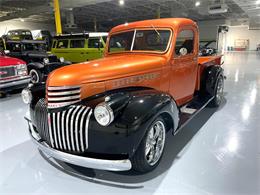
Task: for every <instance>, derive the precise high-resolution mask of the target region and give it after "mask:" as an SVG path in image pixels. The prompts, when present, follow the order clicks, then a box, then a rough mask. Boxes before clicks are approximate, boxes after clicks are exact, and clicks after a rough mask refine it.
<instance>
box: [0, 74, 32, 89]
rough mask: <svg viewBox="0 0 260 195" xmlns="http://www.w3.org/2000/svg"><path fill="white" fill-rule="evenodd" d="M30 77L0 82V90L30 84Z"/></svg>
mask: <svg viewBox="0 0 260 195" xmlns="http://www.w3.org/2000/svg"><path fill="white" fill-rule="evenodd" d="M30 80H31V77H30V76H23V77H19V78H15V79H10V80H4V81H0V89H4V88H8V87H13V86H17V85H26V84H28V83H29V82H30Z"/></svg>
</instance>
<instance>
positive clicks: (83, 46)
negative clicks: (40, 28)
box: [51, 33, 108, 63]
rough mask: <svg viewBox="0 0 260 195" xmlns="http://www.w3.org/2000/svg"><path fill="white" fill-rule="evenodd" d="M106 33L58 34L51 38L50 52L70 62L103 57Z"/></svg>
mask: <svg viewBox="0 0 260 195" xmlns="http://www.w3.org/2000/svg"><path fill="white" fill-rule="evenodd" d="M107 35H108V33H80V34H67V35H58V36H55V37H54V38H53V42H52V48H51V53H52V54H54V55H56V56H57V57H59V58H60V57H63V58H64V59H65V60H67V61H70V62H72V63H78V62H85V61H89V60H94V59H98V58H101V57H103V52H104V48H105V44H106V39H107Z"/></svg>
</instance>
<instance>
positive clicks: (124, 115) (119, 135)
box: [81, 89, 179, 157]
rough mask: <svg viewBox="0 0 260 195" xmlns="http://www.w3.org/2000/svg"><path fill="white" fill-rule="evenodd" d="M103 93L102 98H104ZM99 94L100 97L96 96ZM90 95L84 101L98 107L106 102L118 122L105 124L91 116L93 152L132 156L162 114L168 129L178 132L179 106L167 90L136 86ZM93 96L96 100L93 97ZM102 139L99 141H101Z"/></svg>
mask: <svg viewBox="0 0 260 195" xmlns="http://www.w3.org/2000/svg"><path fill="white" fill-rule="evenodd" d="M101 96H102V97H101ZM95 97H96V98H95ZM95 97H93V98H87V99H86V100H85V101H82V102H81V104H83V105H86V106H90V107H92V109H93V110H94V109H95V106H96V105H98V104H99V103H101V102H104V101H105V102H106V103H107V104H108V105H109V106H110V107H111V109H112V110H113V113H114V116H115V117H114V121H113V122H112V123H111V124H110V125H108V126H105V127H104V126H101V125H99V124H98V123H97V121H96V120H95V118H94V116H93V117H91V119H90V123H89V128H90V129H91V131H89V133H90V134H89V137H90V138H91V139H89V140H90V143H89V150H90V151H91V152H96V153H101V152H100V151H102V152H106V153H109V152H111V151H112V150H111V149H110V148H113V152H114V153H115V152H116V153H127V154H128V155H129V157H131V156H132V155H133V154H134V153H135V151H136V150H137V148H138V146H139V144H140V143H141V141H142V139H143V137H144V136H145V133H146V131H147V129H148V127H149V125H150V124H151V123H152V122H153V121H154V120H155V119H156V118H157V117H158V116H159V115H161V116H162V117H163V119H164V120H165V123H166V125H167V130H169V131H175V130H176V129H177V127H178V123H179V109H178V108H177V105H176V103H175V101H174V100H173V99H172V97H171V96H169V95H168V94H167V93H164V92H159V91H157V90H153V89H136V90H133V91H129V89H123V90H120V91H112V92H107V93H106V94H102V95H96V96H95ZM91 99H92V100H91ZM101 138H102V139H101ZM93 140H102V142H99V143H98V144H97V141H93Z"/></svg>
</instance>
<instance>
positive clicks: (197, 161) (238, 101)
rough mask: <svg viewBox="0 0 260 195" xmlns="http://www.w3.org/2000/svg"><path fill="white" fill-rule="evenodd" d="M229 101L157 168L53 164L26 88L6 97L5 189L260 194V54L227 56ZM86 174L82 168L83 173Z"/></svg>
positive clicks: (1, 159) (1, 140) (1, 139)
mask: <svg viewBox="0 0 260 195" xmlns="http://www.w3.org/2000/svg"><path fill="white" fill-rule="evenodd" d="M224 67H225V75H226V76H227V80H226V83H225V102H224V103H223V105H222V106H221V108H219V110H215V109H210V108H206V109H204V110H203V111H202V112H201V113H199V115H198V116H196V117H195V118H194V119H193V120H192V121H191V122H190V123H189V124H188V125H187V126H185V127H184V128H183V130H182V131H181V132H180V133H179V134H178V135H177V136H176V137H172V136H169V138H168V140H167V145H166V151H165V154H164V157H163V159H162V161H161V164H160V165H159V167H157V169H156V170H154V171H153V172H151V173H148V174H144V175H138V174H137V173H134V172H127V173H117V172H107V171H94V170H88V169H83V168H79V167H67V168H68V170H70V171H69V172H64V171H62V167H64V166H67V165H64V164H63V165H62V166H60V165H59V164H55V163H53V162H52V161H50V163H51V164H50V163H48V162H47V161H46V160H44V159H43V157H42V156H41V155H40V154H39V152H38V151H37V150H36V147H35V146H34V145H33V143H32V142H31V141H30V139H29V135H28V134H27V124H26V122H25V120H24V119H23V116H24V115H25V113H26V111H27V106H26V105H24V104H23V102H22V100H21V97H20V95H19V94H13V95H11V96H9V97H7V98H4V99H1V100H0V109H1V110H0V124H1V126H0V127H1V128H0V194H16V193H24V194H26V195H29V194H47V193H52V194H64V193H68V194H76V193H84V194H86V193H90V194H101V193H104V194H198V195H202V194H223V195H224V194H225V195H227V194H234V195H238V194H245V195H249V194H251V195H253V194H254V195H256V194H258V195H259V194H260V142H259V139H260V122H259V120H260V118H259V117H260V91H259V90H260V53H258V54H256V53H255V52H251V53H250V52H248V53H241V52H238V53H229V54H227V55H226V61H225V65H224ZM80 173H82V174H80Z"/></svg>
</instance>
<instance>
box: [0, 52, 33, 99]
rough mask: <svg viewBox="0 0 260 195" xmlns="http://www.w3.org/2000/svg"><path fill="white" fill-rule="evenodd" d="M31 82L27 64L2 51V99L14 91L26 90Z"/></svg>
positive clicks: (0, 65) (0, 57)
mask: <svg viewBox="0 0 260 195" xmlns="http://www.w3.org/2000/svg"><path fill="white" fill-rule="evenodd" d="M29 81H30V76H29V75H28V72H27V66H26V62H24V61H23V60H20V59H17V58H11V57H8V56H6V55H5V54H4V53H3V52H1V51H0V97H3V96H4V95H5V93H6V92H9V91H12V90H14V89H20V88H25V87H26V86H27V85H28V83H29Z"/></svg>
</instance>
